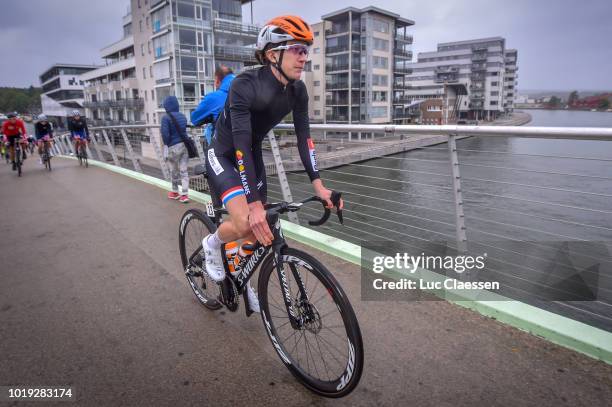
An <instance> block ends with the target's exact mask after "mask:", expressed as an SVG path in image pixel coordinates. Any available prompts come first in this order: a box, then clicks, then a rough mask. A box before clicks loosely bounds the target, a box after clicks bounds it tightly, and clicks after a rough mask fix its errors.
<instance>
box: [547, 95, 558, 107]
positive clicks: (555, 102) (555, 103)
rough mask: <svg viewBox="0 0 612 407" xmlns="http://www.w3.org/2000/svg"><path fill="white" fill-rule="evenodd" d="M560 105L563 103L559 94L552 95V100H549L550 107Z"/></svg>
mask: <svg viewBox="0 0 612 407" xmlns="http://www.w3.org/2000/svg"><path fill="white" fill-rule="evenodd" d="M560 105H561V99H559V98H558V97H557V96H552V97H551V98H550V101H549V102H548V107H550V108H555V107H559V106H560Z"/></svg>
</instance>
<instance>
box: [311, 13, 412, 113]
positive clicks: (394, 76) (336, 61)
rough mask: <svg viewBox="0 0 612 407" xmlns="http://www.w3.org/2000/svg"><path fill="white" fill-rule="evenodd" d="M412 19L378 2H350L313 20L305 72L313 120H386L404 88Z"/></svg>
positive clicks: (402, 95) (400, 98) (409, 58)
mask: <svg viewBox="0 0 612 407" xmlns="http://www.w3.org/2000/svg"><path fill="white" fill-rule="evenodd" d="M412 25H414V21H412V20H409V19H407V18H404V17H401V16H399V15H398V14H395V13H393V12H390V11H387V10H383V9H380V8H378V7H366V8H362V9H359V8H355V7H348V8H344V9H342V10H338V11H335V12H332V13H329V14H326V15H324V16H322V21H321V22H318V23H315V24H313V25H312V28H313V31H314V44H313V48H312V53H311V54H312V56H311V60H310V61H309V63H308V65H307V72H306V73H305V76H304V81H305V83H306V86H307V89H308V94H309V97H310V101H311V106H310V112H309V113H310V117H311V119H312V121H313V122H326V123H389V122H391V121H392V120H394V119H395V118H396V117H395V111H394V110H393V104H394V103H395V101H397V100H402V98H403V97H404V91H405V89H406V88H407V82H406V75H407V74H408V73H409V69H408V63H409V62H411V60H412V51H411V45H412V36H411V35H409V33H408V31H407V30H408V27H411V26H412Z"/></svg>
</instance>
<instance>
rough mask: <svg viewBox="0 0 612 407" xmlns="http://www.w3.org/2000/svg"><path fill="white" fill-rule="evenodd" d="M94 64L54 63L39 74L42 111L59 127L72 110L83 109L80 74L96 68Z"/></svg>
mask: <svg viewBox="0 0 612 407" xmlns="http://www.w3.org/2000/svg"><path fill="white" fill-rule="evenodd" d="M96 68H97V67H96V66H95V65H79V64H61V63H58V64H54V65H52V66H51V67H50V68H48V69H46V70H45V71H44V72H43V73H42V74H41V75H40V76H39V80H40V84H41V87H42V93H41V95H40V102H41V106H42V112H43V113H44V114H45V115H46V116H47V117H48V118H49V120H51V121H52V122H54V123H55V124H56V125H57V126H59V127H60V128H63V127H65V125H66V122H65V120H66V117H67V116H68V115H70V113H71V112H72V111H73V110H79V111H80V112H81V113H84V111H83V101H84V94H83V85H84V83H83V80H82V79H81V78H80V76H81V74H83V73H85V72H89V71H91V70H93V69H96Z"/></svg>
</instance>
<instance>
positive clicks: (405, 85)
mask: <svg viewBox="0 0 612 407" xmlns="http://www.w3.org/2000/svg"><path fill="white" fill-rule="evenodd" d="M393 88H394V89H412V85H411V84H409V83H402V82H396V83H394V84H393Z"/></svg>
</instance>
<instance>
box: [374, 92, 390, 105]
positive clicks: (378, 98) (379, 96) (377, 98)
mask: <svg viewBox="0 0 612 407" xmlns="http://www.w3.org/2000/svg"><path fill="white" fill-rule="evenodd" d="M386 101H387V92H382V91H374V92H372V102H386Z"/></svg>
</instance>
